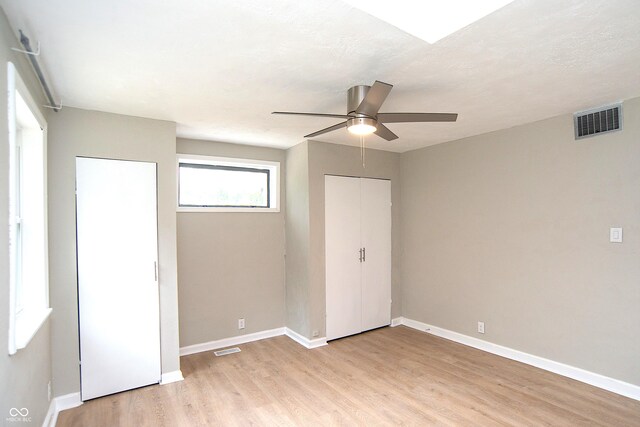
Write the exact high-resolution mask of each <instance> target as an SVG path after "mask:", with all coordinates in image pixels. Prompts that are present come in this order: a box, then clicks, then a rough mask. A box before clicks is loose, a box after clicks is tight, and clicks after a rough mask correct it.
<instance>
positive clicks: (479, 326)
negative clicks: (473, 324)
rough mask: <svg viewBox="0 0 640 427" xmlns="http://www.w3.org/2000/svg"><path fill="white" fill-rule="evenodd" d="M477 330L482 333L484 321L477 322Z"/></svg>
mask: <svg viewBox="0 0 640 427" xmlns="http://www.w3.org/2000/svg"><path fill="white" fill-rule="evenodd" d="M478 332H479V333H481V334H484V322H478Z"/></svg>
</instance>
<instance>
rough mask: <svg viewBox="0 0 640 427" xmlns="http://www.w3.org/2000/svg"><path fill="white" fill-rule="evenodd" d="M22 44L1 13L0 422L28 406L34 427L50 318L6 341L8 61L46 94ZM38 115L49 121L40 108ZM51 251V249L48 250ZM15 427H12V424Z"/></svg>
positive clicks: (41, 402) (41, 405) (43, 389)
mask: <svg viewBox="0 0 640 427" xmlns="http://www.w3.org/2000/svg"><path fill="white" fill-rule="evenodd" d="M17 46H20V43H19V42H18V40H16V38H15V36H14V34H13V33H12V32H11V29H10V27H9V23H8V21H7V18H6V16H5V15H4V12H3V11H2V9H0V93H2V100H1V101H0V171H2V173H0V223H1V224H2V227H1V229H2V232H0V420H2V421H3V422H4V420H5V418H7V417H9V410H10V408H14V407H15V408H27V409H28V410H29V416H30V417H31V420H32V422H33V423H34V424H38V425H39V424H42V421H43V420H44V417H45V415H46V413H47V409H48V407H49V402H48V400H47V384H48V383H49V380H50V379H51V333H50V322H51V320H48V321H47V322H45V324H44V325H43V326H42V328H40V330H39V331H38V332H37V334H36V336H35V337H34V338H33V339H32V340H31V342H30V343H29V345H28V346H27V347H26V348H24V349H22V350H18V352H17V353H16V354H14V355H13V356H9V355H8V348H7V344H8V342H9V337H8V332H9V240H8V239H9V234H8V232H7V227H6V224H8V223H9V216H8V214H9V193H8V189H9V182H8V179H9V174H8V170H9V138H8V134H9V130H8V120H7V97H6V95H7V61H11V62H13V64H14V65H15V66H16V68H17V69H18V72H19V73H20V76H21V77H22V78H23V80H25V83H26V85H27V86H28V88H29V91H30V93H31V96H32V97H33V98H34V99H35V100H36V102H38V103H39V104H44V102H45V101H44V96H43V95H42V90H41V89H40V86H39V84H38V83H37V80H36V79H35V77H34V74H33V72H32V70H31V67H30V65H29V64H28V63H27V61H26V58H25V55H23V54H18V53H16V52H13V51H11V50H10V48H11V47H17ZM41 113H43V115H45V117H47V118H48V111H46V110H45V109H44V108H43V109H41ZM52 250H53V247H52ZM14 424H15V423H14Z"/></svg>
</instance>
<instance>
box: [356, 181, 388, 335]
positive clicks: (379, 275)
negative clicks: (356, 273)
mask: <svg viewBox="0 0 640 427" xmlns="http://www.w3.org/2000/svg"><path fill="white" fill-rule="evenodd" d="M360 185H361V190H362V191H361V198H360V200H361V205H360V209H361V216H360V218H361V221H360V227H361V229H362V247H363V248H364V259H363V262H362V330H363V331H366V330H369V329H374V328H379V327H381V326H386V325H389V324H390V323H391V181H388V180H383V179H364V178H363V179H361V180H360Z"/></svg>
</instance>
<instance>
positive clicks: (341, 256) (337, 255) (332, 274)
mask: <svg viewBox="0 0 640 427" xmlns="http://www.w3.org/2000/svg"><path fill="white" fill-rule="evenodd" d="M359 218H360V180H359V179H353V178H345V177H338V176H325V265H326V267H325V272H326V303H327V306H326V308H327V310H326V313H327V322H326V325H327V326H326V328H327V331H326V334H327V339H329V340H332V339H335V338H340V337H345V336H347V335H353V334H357V333H359V332H361V331H362V329H361V328H360V323H361V308H362V303H361V301H362V300H361V295H360V292H361V289H360V253H359V249H360V248H361V246H360V221H359Z"/></svg>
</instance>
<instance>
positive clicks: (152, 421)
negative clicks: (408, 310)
mask: <svg viewBox="0 0 640 427" xmlns="http://www.w3.org/2000/svg"><path fill="white" fill-rule="evenodd" d="M239 347H240V348H241V349H242V352H240V353H235V354H231V355H228V356H223V357H215V356H214V355H213V352H206V353H199V354H194V355H190V356H185V357H182V359H181V363H182V372H183V374H184V376H185V380H184V381H182V382H179V383H173V384H168V385H164V386H159V385H155V386H149V387H144V388H140V389H137V390H133V391H128V392H124V393H119V394H116V395H112V396H108V397H103V398H100V399H95V400H92V401H89V402H86V403H85V404H84V405H82V406H80V407H78V408H74V409H70V410H67V411H63V412H61V413H60V415H59V418H58V424H57V425H58V426H163V425H164V426H204V425H224V426H233V425H264V426H292V425H296V426H299V425H456V426H484V425H530V426H539V425H553V426H576V425H604V426H640V402H638V401H635V400H632V399H628V398H625V397H621V396H618V395H616V394H613V393H610V392H607V391H604V390H601V389H598V388H595V387H592V386H589V385H586V384H583V383H580V382H577V381H574V380H571V379H568V378H565V377H561V376H558V375H555V374H552V373H549V372H546V371H543V370H540V369H537V368H534V367H531V366H528V365H524V364H522V363H518V362H514V361H511V360H508V359H504V358H501V357H498V356H494V355H491V354H489V353H485V352H482V351H480V350H476V349H473V348H470V347H466V346H463V345H460V344H457V343H453V342H451V341H447V340H445V339H442V338H438V337H435V336H433V335H429V334H426V333H422V332H418V331H415V330H412V329H409V328H406V327H403V326H400V327H397V328H383V329H378V330H375V331H371V332H368V333H364V334H361V335H357V336H353V337H349V338H345V339H342V340H338V341H334V342H332V343H330V344H329V345H328V346H326V347H321V348H317V349H314V350H307V349H305V348H303V347H302V346H300V345H299V344H297V343H295V342H294V341H292V340H290V339H289V338H287V337H285V336H281V337H276V338H270V339H266V340H262V341H257V342H253V343H248V344H243V345H241V346H239Z"/></svg>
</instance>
